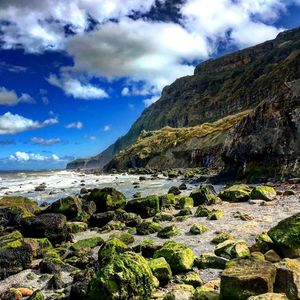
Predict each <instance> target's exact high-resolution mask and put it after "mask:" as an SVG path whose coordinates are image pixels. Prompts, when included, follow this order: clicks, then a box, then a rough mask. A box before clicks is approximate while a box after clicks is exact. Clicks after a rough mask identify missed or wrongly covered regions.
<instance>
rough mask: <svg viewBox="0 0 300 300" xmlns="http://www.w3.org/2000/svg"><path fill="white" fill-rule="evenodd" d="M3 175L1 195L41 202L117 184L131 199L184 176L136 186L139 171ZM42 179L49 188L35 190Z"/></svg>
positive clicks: (163, 188)
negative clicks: (107, 173)
mask: <svg viewBox="0 0 300 300" xmlns="http://www.w3.org/2000/svg"><path fill="white" fill-rule="evenodd" d="M0 177H1V179H2V180H1V181H0V197H1V196H4V195H21V196H26V197H28V198H30V199H32V200H36V201H37V202H38V203H40V204H41V203H43V202H53V201H55V200H57V199H59V198H62V197H65V196H69V195H75V194H77V193H79V191H80V189H81V188H83V187H85V188H95V187H97V188H103V187H114V188H116V189H117V190H119V191H120V192H122V193H124V194H125V196H126V197H127V199H131V198H132V196H133V194H134V193H136V192H141V194H142V196H147V195H150V194H158V195H159V194H164V193H167V191H168V189H169V188H170V187H171V186H174V185H175V186H178V185H180V183H181V182H182V180H181V179H172V180H169V179H168V178H166V177H162V176H161V177H160V178H157V179H155V180H153V179H151V178H150V176H146V177H147V178H148V180H146V181H140V184H139V186H138V187H137V188H135V187H134V185H133V183H134V182H139V175H127V174H122V175H94V174H84V173H78V172H72V171H48V172H30V173H7V174H0ZM42 183H45V184H46V189H45V191H42V192H37V191H35V187H37V186H39V185H40V184H42ZM187 186H188V190H192V189H194V188H196V187H197V185H194V184H189V183H187ZM217 188H218V187H217Z"/></svg>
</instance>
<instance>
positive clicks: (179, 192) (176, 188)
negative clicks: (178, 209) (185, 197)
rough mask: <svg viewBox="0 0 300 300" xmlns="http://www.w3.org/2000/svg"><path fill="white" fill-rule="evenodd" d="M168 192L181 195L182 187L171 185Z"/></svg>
mask: <svg viewBox="0 0 300 300" xmlns="http://www.w3.org/2000/svg"><path fill="white" fill-rule="evenodd" d="M168 194H173V195H175V196H177V195H180V194H181V191H180V188H179V187H177V186H171V187H170V188H169V191H168Z"/></svg>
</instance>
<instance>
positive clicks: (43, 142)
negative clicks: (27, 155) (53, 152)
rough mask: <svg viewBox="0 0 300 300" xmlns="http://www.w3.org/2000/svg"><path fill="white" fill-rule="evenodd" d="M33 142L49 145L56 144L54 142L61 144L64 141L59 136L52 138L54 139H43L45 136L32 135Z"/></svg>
mask: <svg viewBox="0 0 300 300" xmlns="http://www.w3.org/2000/svg"><path fill="white" fill-rule="evenodd" d="M30 140H31V142H33V143H35V144H39V145H43V146H49V145H54V144H59V143H62V140H61V139H59V138H52V139H43V138H38V137H32V138H31V139H30Z"/></svg>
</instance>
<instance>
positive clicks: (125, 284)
mask: <svg viewBox="0 0 300 300" xmlns="http://www.w3.org/2000/svg"><path fill="white" fill-rule="evenodd" d="M154 278H155V277H154V276H153V274H152V272H151V269H150V267H149V265H148V263H147V261H146V259H145V258H143V257H142V256H141V255H139V254H136V253H133V252H126V253H122V254H120V255H115V256H114V258H113V259H112V260H110V261H109V263H108V264H106V265H105V266H104V267H103V268H101V269H100V271H99V272H98V273H97V274H96V275H95V277H94V278H93V279H92V280H91V282H90V284H89V291H88V295H87V299H88V300H98V299H106V300H119V299H145V300H147V299H150V298H151V293H152V291H153V290H154V288H155V280H154Z"/></svg>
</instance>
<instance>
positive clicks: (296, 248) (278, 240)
mask: <svg viewBox="0 0 300 300" xmlns="http://www.w3.org/2000/svg"><path fill="white" fill-rule="evenodd" d="M299 232H300V213H297V214H295V215H293V216H291V217H289V218H287V219H284V220H282V221H280V222H279V223H278V224H277V225H276V226H275V227H273V228H271V229H270V230H269V231H268V235H269V237H270V238H271V239H272V241H273V242H274V245H275V247H276V249H277V250H278V251H279V254H282V255H283V256H284V257H290V258H294V257H299V256H300V234H299Z"/></svg>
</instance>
